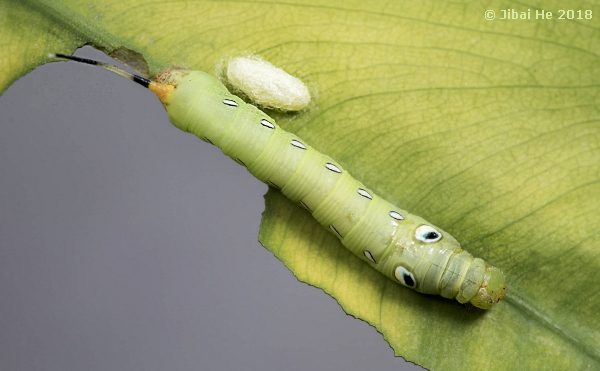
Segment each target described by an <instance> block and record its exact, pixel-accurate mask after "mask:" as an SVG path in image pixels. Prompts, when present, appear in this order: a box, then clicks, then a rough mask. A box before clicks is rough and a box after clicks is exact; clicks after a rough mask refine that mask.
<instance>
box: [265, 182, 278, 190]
mask: <svg viewBox="0 0 600 371" xmlns="http://www.w3.org/2000/svg"><path fill="white" fill-rule="evenodd" d="M267 184H268V185H270V186H273V187H275V188H277V189H281V187H279V186H278V185H277V184H275V183H273V182H272V181H270V180H267Z"/></svg>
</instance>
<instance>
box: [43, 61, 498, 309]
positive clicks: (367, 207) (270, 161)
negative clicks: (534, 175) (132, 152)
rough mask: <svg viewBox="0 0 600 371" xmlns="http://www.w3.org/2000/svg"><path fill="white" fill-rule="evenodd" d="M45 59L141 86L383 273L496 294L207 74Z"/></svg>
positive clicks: (422, 288) (484, 302) (407, 219)
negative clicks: (143, 71) (133, 70)
mask: <svg viewBox="0 0 600 371" xmlns="http://www.w3.org/2000/svg"><path fill="white" fill-rule="evenodd" d="M54 56H55V57H59V58H66V59H71V60H75V61H79V62H83V63H89V64H95V65H99V66H100V67H104V68H107V69H110V70H111V71H113V72H116V73H119V74H121V75H123V76H126V77H128V78H130V79H131V80H133V81H135V82H137V83H139V84H141V85H142V86H145V87H147V88H148V89H150V90H151V91H153V92H154V93H156V95H157V96H158V97H159V99H160V100H161V102H162V103H163V105H164V107H165V109H166V110H167V113H168V115H169V120H170V121H171V123H173V125H175V126H176V127H177V128H179V129H181V130H183V131H186V132H189V133H192V134H194V135H196V136H198V137H199V138H200V139H202V140H203V141H205V142H207V143H211V144H213V145H216V146H218V147H219V148H221V150H222V151H223V153H225V154H226V155H227V156H229V157H231V158H232V159H233V160H234V161H236V162H237V163H238V164H240V165H242V166H245V167H246V168H247V170H248V171H249V172H250V173H252V174H253V175H254V176H255V177H257V178H258V179H260V180H261V181H263V182H265V183H266V184H268V185H270V186H271V187H274V188H276V189H279V190H281V192H283V194H284V195H285V196H287V197H288V198H289V199H290V200H292V201H293V202H294V203H297V204H299V205H300V206H301V207H303V208H305V209H306V210H307V211H308V212H310V213H312V215H313V216H314V217H315V219H316V220H317V221H318V222H319V223H320V224H321V225H322V226H323V227H325V228H326V229H328V230H329V231H330V232H331V233H333V234H334V235H335V236H336V237H338V238H339V239H340V240H341V242H342V244H343V245H344V246H345V247H346V248H348V249H349V250H351V251H352V252H353V253H354V254H356V255H357V256H358V257H359V258H360V259H362V260H364V261H365V262H367V263H368V264H370V265H371V266H372V267H373V268H374V269H376V270H378V271H379V272H381V273H382V274H384V275H385V276H387V277H388V278H390V279H391V280H394V281H395V282H398V283H400V284H401V285H404V286H406V287H409V288H412V289H413V290H415V291H418V292H421V293H424V294H435V295H441V296H443V297H446V298H450V299H452V298H454V299H456V300H458V301H459V302H460V303H466V302H470V303H472V304H473V305H474V306H476V307H479V308H482V309H489V308H491V307H492V306H494V305H495V304H496V303H498V302H500V301H501V300H502V298H503V297H504V295H505V293H506V285H505V276H504V274H503V273H502V272H501V271H500V270H499V269H498V268H494V267H491V266H489V265H487V264H486V263H485V261H483V260H482V259H479V258H474V257H473V256H472V255H471V254H469V253H468V252H466V251H464V250H462V249H461V248H460V245H459V243H458V242H457V241H456V240H455V239H454V238H453V237H452V236H451V235H450V234H448V233H447V232H444V231H443V230H441V229H439V228H437V227H435V226H433V225H431V224H430V223H428V222H427V221H426V220H424V219H422V218H420V217H418V216H416V215H412V214H409V213H408V212H407V211H405V210H402V209H399V208H398V207H396V206H395V205H393V204H391V203H389V202H388V201H386V200H384V199H383V198H381V197H379V196H377V195H376V194H375V193H374V192H373V191H371V190H369V189H368V188H367V187H366V186H365V185H364V184H362V183H361V182H359V181H358V180H356V179H354V178H353V177H352V176H351V175H350V174H349V173H348V172H347V171H346V170H344V169H343V168H342V166H340V165H339V164H338V163H336V162H335V161H334V160H333V159H331V158H330V157H328V156H326V155H324V154H322V153H320V152H318V151H316V150H315V149H314V148H312V147H311V146H310V145H309V144H308V143H306V142H305V141H304V140H302V139H301V138H299V137H297V136H296V135H294V134H292V133H289V132H286V131H285V130H283V129H281V128H280V127H279V126H278V125H277V124H276V122H275V121H274V120H273V119H272V118H270V117H269V116H267V115H266V114H265V113H264V112H262V111H261V110H259V109H258V108H256V107H254V106H252V105H250V104H246V103H244V102H243V101H242V100H241V99H240V98H238V97H236V96H235V95H232V94H231V93H229V91H228V90H227V88H226V87H225V86H224V85H223V84H221V83H220V82H219V80H217V79H216V78H215V77H213V76H211V75H209V74H206V73H204V72H199V71H188V70H182V69H174V68H171V69H167V70H165V71H163V72H161V73H159V74H158V75H157V76H156V77H155V80H154V81H150V80H146V79H144V78H142V77H139V76H136V75H132V74H129V73H128V72H126V71H122V70H120V69H118V68H116V67H114V66H110V67H106V66H105V65H103V64H100V63H99V62H94V61H89V60H85V59H80V58H77V57H72V56H64V55H54Z"/></svg>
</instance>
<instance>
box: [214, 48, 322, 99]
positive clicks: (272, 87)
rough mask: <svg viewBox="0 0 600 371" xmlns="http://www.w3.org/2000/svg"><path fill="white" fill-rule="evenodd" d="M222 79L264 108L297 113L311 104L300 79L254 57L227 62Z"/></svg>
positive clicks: (308, 94)
mask: <svg viewBox="0 0 600 371" xmlns="http://www.w3.org/2000/svg"><path fill="white" fill-rule="evenodd" d="M225 78H226V79H227V82H228V83H229V84H230V85H232V86H233V87H234V88H235V89H237V90H239V91H241V92H242V93H244V94H245V95H247V96H248V98H250V99H251V100H252V101H253V102H254V103H255V104H257V105H260V106H263V107H267V108H275V109H280V110H284V111H300V110H301V109H304V108H305V107H306V106H307V105H308V103H309V102H310V93H309V91H308V88H307V87H306V85H305V84H304V83H303V82H302V80H300V79H299V78H297V77H294V76H292V75H290V74H289V73H287V72H285V71H284V70H282V69H281V68H278V67H275V66H274V65H272V64H271V63H269V62H267V61H265V60H262V59H260V58H258V57H255V56H246V57H236V58H232V59H230V60H229V61H228V62H227V67H226V71H225Z"/></svg>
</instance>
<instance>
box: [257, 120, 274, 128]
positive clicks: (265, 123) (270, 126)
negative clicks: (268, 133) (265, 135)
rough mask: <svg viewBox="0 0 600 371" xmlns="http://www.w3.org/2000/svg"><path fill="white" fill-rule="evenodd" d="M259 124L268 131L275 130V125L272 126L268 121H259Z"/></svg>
mask: <svg viewBox="0 0 600 371" xmlns="http://www.w3.org/2000/svg"><path fill="white" fill-rule="evenodd" d="M260 124H261V125H262V126H266V127H268V128H269V129H275V125H273V124H272V123H271V122H270V121H269V120H265V119H262V120H260Z"/></svg>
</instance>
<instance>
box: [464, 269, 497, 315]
mask: <svg viewBox="0 0 600 371" xmlns="http://www.w3.org/2000/svg"><path fill="white" fill-rule="evenodd" d="M504 295H506V277H505V276H504V273H502V271H501V270H500V269H498V268H495V267H491V266H488V267H487V268H486V272H485V275H484V276H483V282H482V283H481V286H480V287H479V290H478V291H477V294H475V296H474V297H473V299H471V300H470V301H469V302H470V303H471V304H473V305H474V306H476V307H477V308H481V309H490V308H491V307H493V306H494V305H495V304H497V303H499V302H500V300H502V299H503V298H504Z"/></svg>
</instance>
